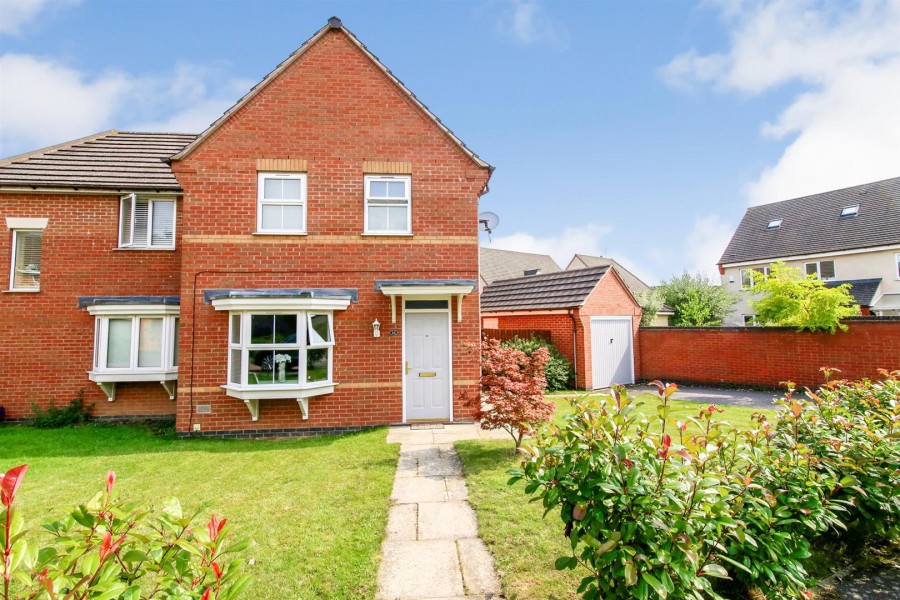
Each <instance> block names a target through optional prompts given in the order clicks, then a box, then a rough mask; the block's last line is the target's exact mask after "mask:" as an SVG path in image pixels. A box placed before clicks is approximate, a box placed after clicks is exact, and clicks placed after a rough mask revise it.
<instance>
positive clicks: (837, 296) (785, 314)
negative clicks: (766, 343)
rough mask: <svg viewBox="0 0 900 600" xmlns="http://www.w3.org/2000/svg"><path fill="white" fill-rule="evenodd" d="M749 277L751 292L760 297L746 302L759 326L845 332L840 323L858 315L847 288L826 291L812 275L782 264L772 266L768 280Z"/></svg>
mask: <svg viewBox="0 0 900 600" xmlns="http://www.w3.org/2000/svg"><path fill="white" fill-rule="evenodd" d="M751 277H752V278H753V291H755V292H759V293H761V294H763V297H762V298H760V299H758V300H751V301H750V308H751V309H753V311H754V312H755V313H756V321H757V323H759V324H760V325H773V326H780V327H796V328H797V329H799V330H801V331H802V330H807V331H829V332H831V333H834V332H835V331H837V330H838V329H840V330H841V331H846V330H847V326H846V325H844V324H843V323H841V319H845V318H847V317H854V316H856V315H858V314H859V305H857V304H856V302H855V301H854V300H853V296H851V295H850V285H849V284H846V283H845V284H843V285H838V286H835V287H826V286H825V283H823V282H822V281H821V280H820V279H819V278H818V277H816V276H815V275H804V274H802V273H801V272H800V269H796V268H794V267H789V266H787V265H785V264H784V263H783V262H777V263H775V264H773V265H772V266H771V267H770V269H769V276H768V277H765V276H763V274H762V273H759V272H756V271H754V272H753V273H752V274H751Z"/></svg>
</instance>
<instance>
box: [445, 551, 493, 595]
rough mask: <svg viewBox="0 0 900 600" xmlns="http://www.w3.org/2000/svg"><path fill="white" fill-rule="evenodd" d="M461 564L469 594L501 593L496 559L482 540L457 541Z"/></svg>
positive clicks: (464, 583) (464, 582)
mask: <svg viewBox="0 0 900 600" xmlns="http://www.w3.org/2000/svg"><path fill="white" fill-rule="evenodd" d="M456 547H457V549H458V551H459V564H460V566H461V567H462V575H463V585H464V586H465V588H466V593H467V594H479V595H480V596H481V597H484V596H485V595H486V594H499V593H500V578H499V577H498V576H497V572H496V571H495V570H494V559H493V558H492V557H491V553H490V551H488V549H487V546H485V545H484V542H483V541H481V539H480V538H471V539H461V540H457V541H456Z"/></svg>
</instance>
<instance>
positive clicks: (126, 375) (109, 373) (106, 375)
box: [88, 369, 178, 383]
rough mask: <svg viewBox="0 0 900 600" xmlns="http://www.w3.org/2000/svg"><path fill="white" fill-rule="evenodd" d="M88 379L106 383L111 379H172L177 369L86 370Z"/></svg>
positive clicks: (176, 375)
mask: <svg viewBox="0 0 900 600" xmlns="http://www.w3.org/2000/svg"><path fill="white" fill-rule="evenodd" d="M88 379H90V380H91V381H93V382H95V383H107V382H113V381H172V380H175V379H178V369H154V370H141V371H137V370H132V369H123V370H121V371H113V370H103V371H88Z"/></svg>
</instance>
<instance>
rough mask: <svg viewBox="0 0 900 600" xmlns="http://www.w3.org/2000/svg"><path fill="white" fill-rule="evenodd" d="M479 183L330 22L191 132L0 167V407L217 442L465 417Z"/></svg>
mask: <svg viewBox="0 0 900 600" xmlns="http://www.w3.org/2000/svg"><path fill="white" fill-rule="evenodd" d="M491 171H492V168H491V167H490V166H489V165H488V164H487V163H485V162H484V161H483V160H481V159H480V158H478V157H477V156H476V155H475V154H474V153H473V152H472V151H470V150H469V149H467V148H466V146H465V145H464V144H463V143H462V142H461V141H460V140H459V139H458V138H457V137H456V136H455V135H454V134H453V133H452V132H451V131H450V130H449V129H447V128H446V127H445V126H444V125H443V124H442V123H441V122H440V121H439V120H438V119H437V118H436V117H435V116H434V115H433V114H432V113H431V112H430V111H429V110H428V108H427V107H426V106H424V105H423V104H422V103H421V102H420V101H419V100H418V99H416V97H415V96H414V95H413V94H412V93H411V92H410V91H409V90H408V89H406V87H404V86H403V84H402V83H401V82H400V81H399V80H398V79H396V77H394V76H393V75H392V74H391V73H390V71H388V70H387V69H386V68H385V67H384V66H383V65H382V64H381V63H380V62H379V61H378V60H377V59H376V58H375V57H374V56H373V55H372V54H371V53H370V52H369V51H368V50H367V49H366V47H365V46H364V45H362V43H360V42H359V40H357V39H356V38H355V37H354V36H353V35H352V34H351V33H350V32H349V31H348V30H347V29H346V28H344V27H343V25H342V24H341V22H340V20H338V19H336V18H333V19H331V20H330V21H329V23H328V24H327V25H326V26H325V27H324V28H322V29H321V30H320V31H318V32H317V33H316V34H315V35H314V36H313V37H312V38H310V39H309V40H308V41H307V42H306V43H305V44H304V45H303V46H301V47H300V48H299V49H298V50H297V51H296V52H294V54H292V55H291V56H290V57H289V58H288V59H287V60H286V61H284V62H283V63H282V64H280V65H279V66H278V67H277V68H276V69H275V70H274V71H272V72H271V73H270V74H269V75H267V76H266V78H265V79H264V80H263V81H262V82H260V83H259V84H258V85H257V86H256V87H254V88H253V89H252V90H251V91H250V92H249V93H248V94H247V95H246V96H244V97H243V98H242V99H241V100H239V101H238V103H237V104H235V105H234V106H233V107H232V108H231V109H229V110H228V111H227V112H226V113H225V114H224V115H223V116H222V117H221V118H220V119H219V120H217V121H216V122H215V123H213V124H212V125H211V126H210V127H209V129H207V130H206V131H205V132H203V133H202V134H200V135H199V136H193V135H176V134H145V133H125V132H117V131H109V132H105V133H102V134H98V135H95V136H91V137H89V138H84V139H82V140H76V141H74V142H68V143H66V144H62V145H60V146H55V147H52V148H47V149H44V150H40V151H37V152H34V153H30V154H27V155H22V156H18V157H12V158H10V159H5V160H3V161H0V214H2V217H3V218H5V220H6V226H7V238H6V243H4V244H2V245H0V260H5V261H7V264H9V265H10V285H9V288H8V289H9V291H8V293H4V294H0V313H2V316H3V318H2V319H0V332H2V339H3V344H2V345H0V362H2V363H3V364H4V365H5V366H6V368H4V369H2V370H0V385H2V387H3V388H4V390H5V394H4V397H3V398H2V399H0V405H2V406H4V408H5V411H6V417H7V418H12V419H20V418H26V417H27V416H28V415H29V414H30V402H31V401H35V402H37V403H38V404H39V405H46V403H47V402H48V401H49V399H50V398H57V399H58V400H62V401H64V400H67V399H68V398H69V397H71V396H72V395H73V394H75V393H76V392H77V391H78V390H84V394H85V398H86V400H87V401H88V402H90V403H92V404H93V405H94V412H95V414H96V415H97V416H101V417H106V416H109V417H122V416H153V415H171V414H177V419H176V420H177V428H178V430H179V431H180V432H200V433H201V434H204V435H227V436H237V435H309V434H315V433H321V432H325V431H346V430H353V429H357V428H360V427H365V426H371V425H379V424H387V423H400V422H409V421H414V420H440V421H452V420H461V419H467V418H468V417H469V415H468V414H467V413H466V409H464V408H463V406H462V405H461V402H460V400H459V398H460V396H461V395H462V394H463V393H464V392H472V391H475V390H477V389H478V376H479V366H478V356H477V349H476V346H475V345H474V344H472V342H477V340H478V337H479V332H480V322H479V303H478V290H477V279H478V200H479V197H480V196H481V195H482V194H483V193H485V192H486V191H487V182H488V179H489V178H490V174H491ZM12 365H18V367H16V368H10V366H12Z"/></svg>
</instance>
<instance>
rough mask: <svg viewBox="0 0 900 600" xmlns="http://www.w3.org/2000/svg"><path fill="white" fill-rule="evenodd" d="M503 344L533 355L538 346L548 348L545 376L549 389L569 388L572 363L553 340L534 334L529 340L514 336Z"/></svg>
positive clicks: (552, 390) (550, 390) (553, 390)
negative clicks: (540, 337)
mask: <svg viewBox="0 0 900 600" xmlns="http://www.w3.org/2000/svg"><path fill="white" fill-rule="evenodd" d="M503 346H504V347H506V348H515V349H516V350H520V351H522V352H524V353H525V354H526V355H527V356H531V354H532V353H533V352H534V351H535V350H537V349H538V348H546V349H547V350H548V351H549V352H550V362H549V363H548V364H547V368H546V370H545V373H544V377H545V378H546V379H547V391H549V392H555V391H557V390H565V389H569V383H570V382H571V380H572V363H570V362H569V359H568V358H566V357H565V356H563V355H562V353H561V352H560V351H559V350H557V348H556V346H554V345H553V343H552V342H547V341H545V340H542V339H539V338H536V337H534V336H532V337H531V339H528V340H526V339H522V338H520V337H514V338H513V339H511V340H507V341H505V342H503Z"/></svg>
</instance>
